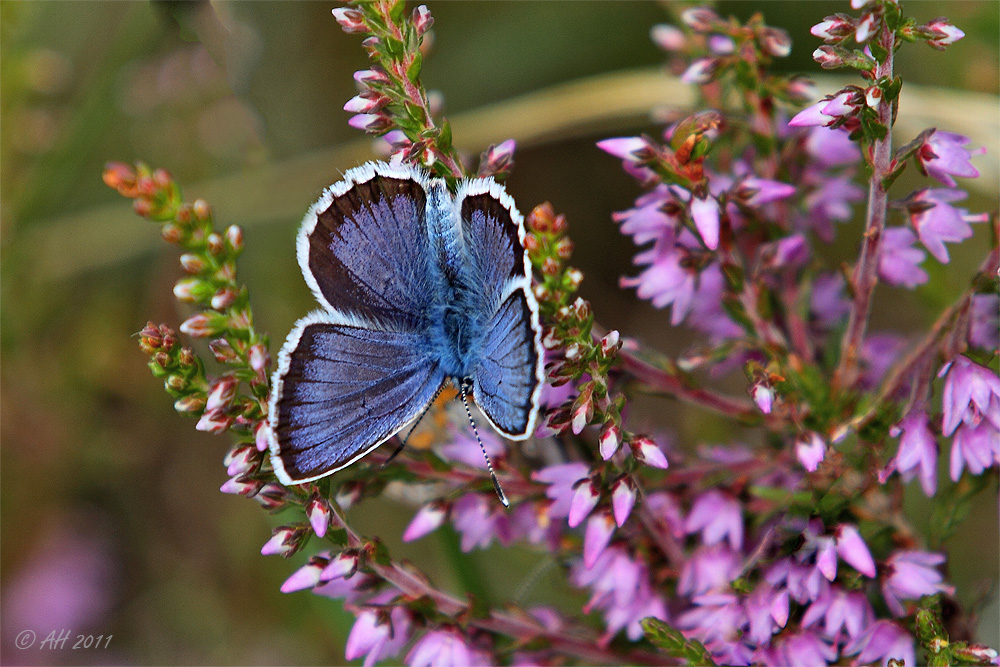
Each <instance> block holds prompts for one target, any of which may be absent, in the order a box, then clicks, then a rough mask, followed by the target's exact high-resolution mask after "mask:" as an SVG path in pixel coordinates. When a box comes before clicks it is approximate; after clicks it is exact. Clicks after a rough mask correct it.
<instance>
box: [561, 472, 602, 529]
mask: <svg viewBox="0 0 1000 667" xmlns="http://www.w3.org/2000/svg"><path fill="white" fill-rule="evenodd" d="M600 498H601V492H600V490H599V489H598V488H597V485H596V484H594V481H593V480H591V479H585V480H583V481H581V482H579V483H578V484H577V485H576V487H575V488H574V490H573V499H572V501H571V502H570V506H569V516H568V518H567V523H568V524H569V527H570V528H576V527H577V526H579V525H580V524H581V523H582V522H583V520H584V519H586V518H587V515H588V514H590V512H591V510H593V509H594V508H595V507H596V506H597V501H598V500H600Z"/></svg>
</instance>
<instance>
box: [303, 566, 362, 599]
mask: <svg viewBox="0 0 1000 667" xmlns="http://www.w3.org/2000/svg"><path fill="white" fill-rule="evenodd" d="M374 583H375V578H374V577H372V576H370V575H367V574H365V573H364V572H357V573H356V574H355V575H354V576H353V577H351V578H350V579H344V578H343V577H336V578H334V579H331V580H329V581H327V582H325V583H324V582H320V585H319V586H316V587H315V588H313V590H312V592H313V594H314V595H322V596H323V597H327V598H330V599H332V600H340V599H343V600H344V601H345V602H348V603H352V604H353V603H355V602H358V601H360V600H361V599H362V598H363V597H366V596H367V595H368V593H369V591H370V590H371V589H372V585H373V584H374Z"/></svg>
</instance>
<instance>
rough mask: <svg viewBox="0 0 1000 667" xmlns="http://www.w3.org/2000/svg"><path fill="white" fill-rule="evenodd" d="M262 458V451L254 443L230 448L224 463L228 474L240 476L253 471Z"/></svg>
mask: <svg viewBox="0 0 1000 667" xmlns="http://www.w3.org/2000/svg"><path fill="white" fill-rule="evenodd" d="M259 460H260V452H258V451H257V449H256V448H255V447H253V445H239V446H238V447H234V448H233V449H231V450H229V453H228V454H226V458H225V459H223V461H222V463H223V465H225V466H226V474H227V475H229V476H230V477H239V476H240V475H245V474H247V473H250V472H253V470H254V469H255V468H256V467H257V462H258V461H259Z"/></svg>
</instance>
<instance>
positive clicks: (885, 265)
mask: <svg viewBox="0 0 1000 667" xmlns="http://www.w3.org/2000/svg"><path fill="white" fill-rule="evenodd" d="M916 240H917V237H916V235H915V234H914V233H913V232H911V231H910V230H909V229H907V228H906V227H890V228H887V229H886V230H885V231H884V232H883V233H882V252H881V254H880V255H879V258H878V275H879V277H880V278H882V280H884V281H886V282H887V283H889V284H890V285H899V286H902V287H906V288H908V289H913V288H914V287H916V286H917V285H922V284H923V283H925V282H927V279H928V278H927V272H926V271H924V270H923V269H921V268H920V263H921V262H923V261H924V257H925V255H924V251H923V250H920V249H919V248H914V247H913V243H914V242H915V241H916Z"/></svg>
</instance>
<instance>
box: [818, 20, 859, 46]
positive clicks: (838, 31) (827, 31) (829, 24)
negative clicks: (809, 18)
mask: <svg viewBox="0 0 1000 667" xmlns="http://www.w3.org/2000/svg"><path fill="white" fill-rule="evenodd" d="M854 29H855V28H854V21H852V20H851V18H850V17H849V16H847V15H845V14H837V15H834V16H827V17H826V18H825V19H824V20H823V21H821V22H819V23H817V24H816V25H814V26H813V27H812V28H811V29H810V30H809V32H811V33H812V34H813V35H815V36H816V37H819V38H820V39H822V40H824V41H826V42H830V43H832V42H838V41H840V40H842V39H843V38H844V37H847V36H848V35H850V34H851V33H852V32H854Z"/></svg>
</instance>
